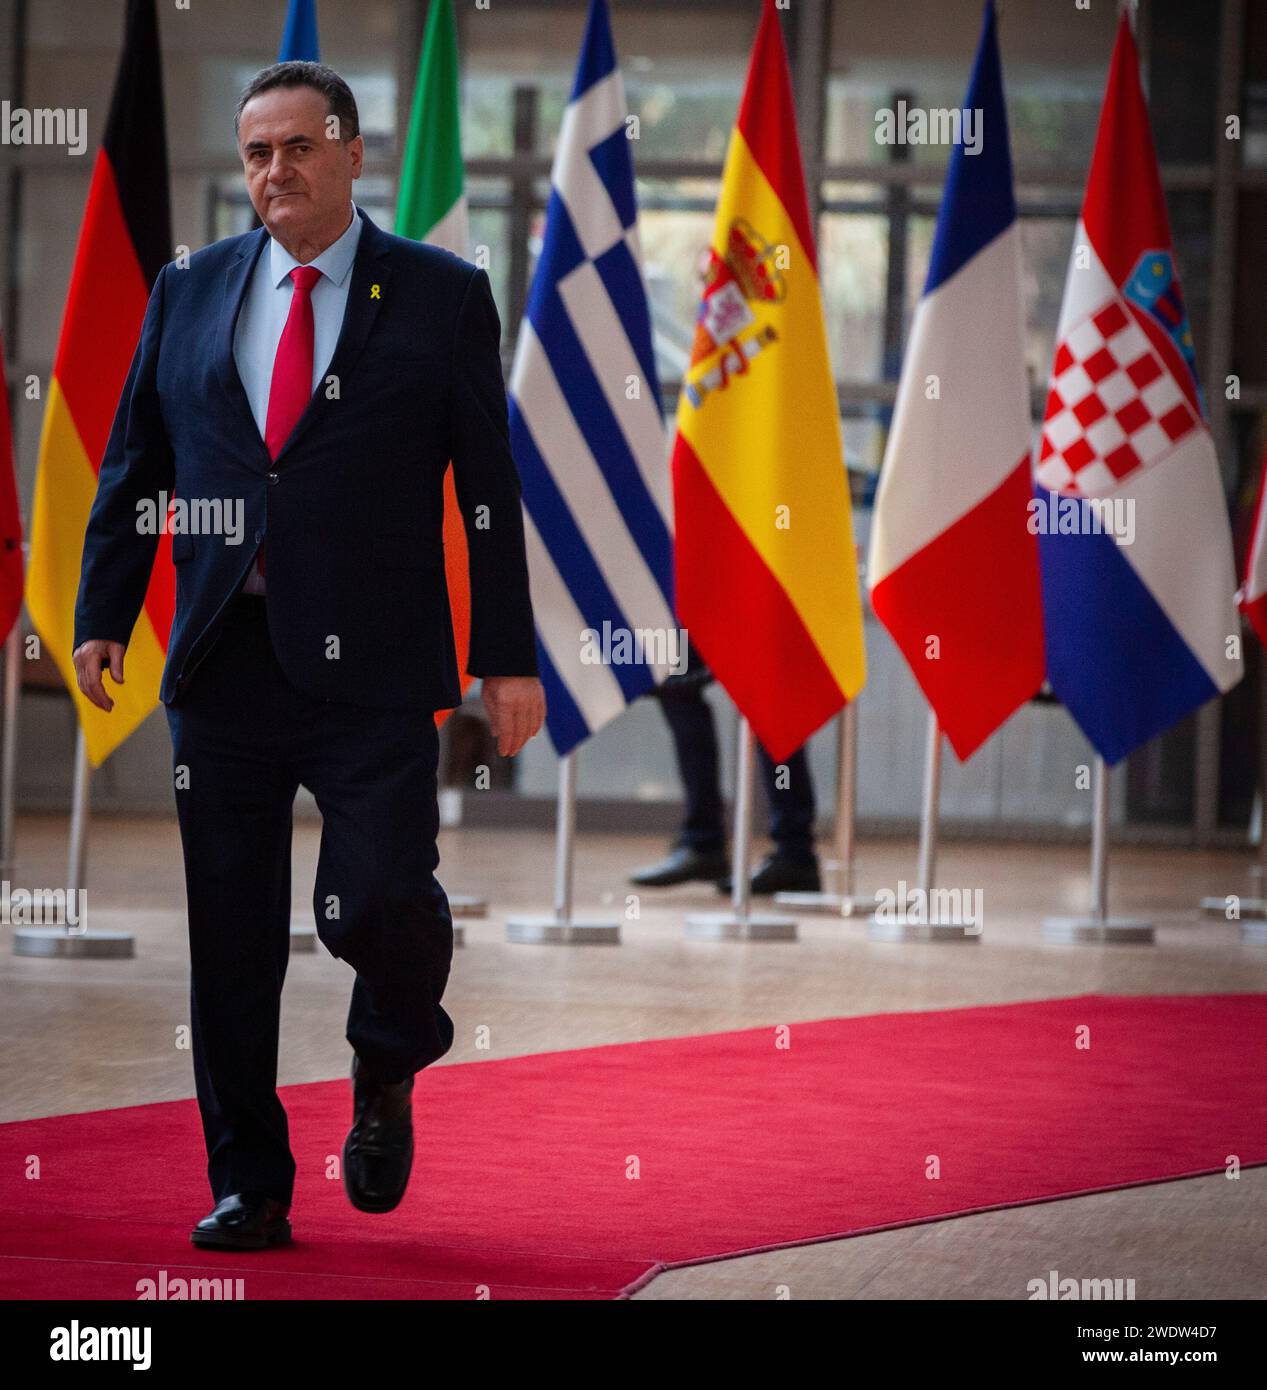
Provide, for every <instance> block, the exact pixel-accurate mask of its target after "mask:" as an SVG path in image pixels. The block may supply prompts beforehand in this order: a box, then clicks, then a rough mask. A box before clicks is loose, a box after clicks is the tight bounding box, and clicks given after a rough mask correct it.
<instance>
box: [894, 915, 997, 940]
mask: <svg viewBox="0 0 1267 1390" xmlns="http://www.w3.org/2000/svg"><path fill="white" fill-rule="evenodd" d="M867 937H868V939H869V940H871V941H921V942H922V941H966V942H974V941H980V940H981V923H980V922H960V921H956V920H954V919H952V920H950V921H949V922H944V921H943V922H920V921H912V920H911V919H910V917H909V916H906V915H905V914H900V913H896V914H894V915H893V916H892V917H889V916H885V917H883V918H881V917H877V916H876V915H875V914H874V913H873V914H872V915H871V916H870V917H869V918H868V919H867Z"/></svg>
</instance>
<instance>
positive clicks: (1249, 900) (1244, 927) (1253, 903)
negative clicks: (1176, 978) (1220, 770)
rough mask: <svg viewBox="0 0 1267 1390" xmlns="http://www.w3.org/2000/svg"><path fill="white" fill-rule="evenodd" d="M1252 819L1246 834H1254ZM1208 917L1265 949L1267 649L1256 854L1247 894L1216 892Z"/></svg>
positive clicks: (1263, 653)
mask: <svg viewBox="0 0 1267 1390" xmlns="http://www.w3.org/2000/svg"><path fill="white" fill-rule="evenodd" d="M1253 830H1254V827H1253V819H1252V812H1251V821H1250V828H1249V833H1250V835H1251V836H1252V835H1253ZM1201 910H1202V912H1203V913H1204V914H1205V915H1206V916H1207V917H1221V918H1223V920H1224V921H1235V920H1236V917H1235V916H1234V915H1233V914H1239V917H1240V924H1241V940H1242V941H1243V942H1244V943H1245V945H1247V946H1267V647H1262V646H1260V647H1259V648H1258V854H1257V856H1256V857H1255V860H1254V863H1253V864H1252V865H1250V870H1249V892H1248V893H1243V894H1242V893H1219V894H1217V895H1216V896H1213V897H1208V898H1202V899H1201Z"/></svg>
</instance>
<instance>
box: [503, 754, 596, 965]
mask: <svg viewBox="0 0 1267 1390" xmlns="http://www.w3.org/2000/svg"><path fill="white" fill-rule="evenodd" d="M575 839H576V754H575V752H572V753H565V754H564V755H563V757H561V758H560V759H559V804H558V813H557V819H556V822H555V832H554V915H553V916H544V915H541V916H531V917H511V918H508V919H507V922H506V940H507V941H513V942H516V943H518V944H520V945H528V946H542V945H561V946H614V945H619V943H620V923H619V922H603V921H594V920H589V921H580V922H578V921H575V920H574V919H573V917H572V859H573V850H574V848H575Z"/></svg>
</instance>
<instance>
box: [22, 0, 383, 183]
mask: <svg viewBox="0 0 1267 1390" xmlns="http://www.w3.org/2000/svg"><path fill="white" fill-rule="evenodd" d="M158 10H159V32H160V36H161V41H162V46H163V85H164V94H165V97H166V105H167V110H166V117H167V138H168V148H169V150H170V152H171V157H172V159H173V161H174V162H180V161H184V162H188V160H189V159H190V158H192V157H195V156H197V155H199V154H208V155H226V156H229V157H232V155H233V153H234V145H233V110H234V107H235V106H236V105H237V99H238V94H239V93H240V92H241V90H242V88H243V86H245V84H246V82H247V81H248V79H249V78H251V77H252V76H253V75H254V74H255V73H256V72H258V71H259V69H260V68H263V67H267V66H268V64H269V63H271V62H274V61H275V60H276V57H277V45H278V43H279V42H280V41H281V35H282V29H283V26H284V22H285V16H286V6H285V5H284V4H283V3H281V0H269V3H267V4H261V3H259V0H252V4H251V5H250V6H249V7H248V6H246V5H243V4H242V3H240V2H239V3H221V4H214V5H207V4H193V5H191V6H190V7H189V8H188V9H177V8H176V7H175V6H173V5H160V6H159V7H158ZM403 12H404V7H403V6H402V5H401V4H399V3H397V0H357V3H356V4H355V5H324V6H322V8H321V16H320V22H321V51H322V57H323V58H324V59H325V61H326V62H328V63H331V64H333V65H334V66H335V67H336V68H337V69H338V70H339V72H341V73H342V74H343V76H344V77H345V78H347V80H348V83H349V85H350V86H351V88H352V90H353V92H354V93H355V94H356V98H357V105H358V107H359V109H360V113H361V123H362V127H363V129H364V131H365V134H366V137H367V143H368V144H370V145H371V146H373V147H376V148H377V147H382V148H384V149H390V148H394V144H395V129H396V126H395V122H396V67H397V53H398V48H399V43H400V33H399V31H398V23H399V20H400V17H401V15H402V14H403ZM27 13H28V16H29V18H28V27H27V34H28V40H27V42H28V49H27V54H28V57H27V84H28V87H27V89H28V93H29V94H30V96H31V101H32V102H33V103H35V102H36V101H37V100H38V104H40V105H49V106H61V105H71V106H85V105H86V106H87V107H88V109H89V130H90V133H91V139H92V141H93V143H94V145H95V144H96V143H98V142H99V141H100V138H101V133H102V131H103V130H104V128H105V118H106V111H107V108H108V106H109V102H110V91H111V88H112V86H113V83H114V74H115V66H116V63H117V60H118V54H119V46H120V43H121V41H122V38H123V6H122V5H121V4H109V5H102V4H99V3H98V4H84V3H83V0H40V3H39V4H38V5H30V6H28V7H27ZM37 94H38V97H37Z"/></svg>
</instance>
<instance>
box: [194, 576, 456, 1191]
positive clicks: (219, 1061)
mask: <svg viewBox="0 0 1267 1390" xmlns="http://www.w3.org/2000/svg"><path fill="white" fill-rule="evenodd" d="M167 718H168V724H169V726H170V729H171V735H172V752H173V762H174V773H175V787H176V805H177V811H178V815H179V819H180V834H181V844H182V848H183V853H184V862H185V885H186V894H187V898H188V908H189V952H190V1001H191V1020H190V1021H191V1025H192V1033H193V1060H194V1078H195V1084H196V1087H197V1095H198V1105H199V1109H200V1111H201V1114H202V1125H203V1134H204V1137H205V1139H206V1146H207V1174H208V1177H209V1179H210V1182H211V1190H212V1193H213V1194H214V1196H215V1199H216V1201H220V1200H222V1199H223V1198H224V1197H227V1196H229V1195H230V1194H232V1193H235V1192H257V1193H262V1194H266V1195H268V1196H272V1197H275V1198H276V1199H278V1200H279V1201H283V1202H287V1203H288V1202H289V1201H290V1200H291V1196H292V1192H293V1187H294V1179H295V1161H294V1158H293V1156H292V1154H291V1152H290V1145H289V1140H288V1130H287V1121H286V1112H285V1110H284V1108H283V1107H282V1104H281V1101H280V1099H279V1098H278V1095H277V1057H278V1028H279V1022H280V1010H281V993H282V983H283V981H284V979H285V976H286V965H287V959H288V956H289V949H290V898H291V871H290V855H291V828H292V817H293V810H294V800H295V795H296V793H297V791H298V789H299V787H300V786H305V787H307V788H308V789H309V790H310V791H311V792H312V794H313V795H314V797H315V798H316V801H317V805H318V808H319V809H320V811H321V816H322V830H321V849H320V855H319V859H318V864H317V875H316V885H315V891H314V894H313V908H314V912H315V914H316V926H317V933H318V935H319V937H320V939H321V942H322V944H323V945H324V946H325V947H326V949H327V950H329V952H330V953H331V955H333V956H335V957H336V958H337V959H340V960H344V961H346V962H347V963H348V964H349V965H350V966H351V967H352V968H353V970H354V971H355V972H356V980H355V983H354V984H353V987H352V1001H351V1006H350V1008H349V1011H348V1017H347V1040H348V1042H349V1043H350V1044H351V1045H352V1047H353V1049H354V1050H355V1051H356V1053H357V1055H358V1056H359V1057H360V1058H361V1060H362V1064H363V1065H364V1066H365V1067H366V1068H367V1069H369V1070H370V1071H372V1072H374V1073H375V1074H376V1075H379V1076H381V1077H382V1078H383V1079H384V1080H387V1081H400V1080H404V1079H405V1078H406V1077H407V1076H410V1075H412V1074H413V1073H414V1072H416V1071H419V1070H420V1069H421V1068H423V1067H425V1066H427V1065H429V1064H430V1063H431V1062H434V1061H436V1060H437V1059H438V1058H439V1057H442V1056H443V1055H444V1054H445V1053H446V1052H447V1051H448V1050H449V1048H450V1047H451V1046H452V1045H453V1022H452V1020H451V1019H450V1017H449V1015H448V1014H447V1013H446V1012H445V1010H444V1009H443V1008H442V1007H441V1004H440V999H441V996H442V995H443V993H444V988H445V984H446V983H447V980H448V976H449V968H450V966H451V964H452V959H453V921H452V917H451V915H450V912H449V902H448V898H447V897H446V896H445V892H444V889H443V888H442V887H441V886H440V884H439V883H438V882H437V880H436V877H435V869H436V866H437V864H438V862H439V853H438V850H437V848H436V833H437V830H438V828H439V812H438V807H437V803H436V764H437V758H438V753H439V737H438V732H437V730H436V727H435V720H434V716H433V714H432V713H431V712H430V711H426V710H424V711H416V710H409V711H407V710H376V709H368V708H363V707H360V706H355V705H347V704H336V703H334V702H331V701H327V700H321V699H317V698H315V697H312V696H309V695H306V694H304V693H303V692H302V691H300V690H297V689H296V688H295V687H294V686H293V685H292V684H291V683H290V682H289V681H288V680H287V679H286V677H285V675H284V674H283V672H282V669H281V667H280V666H279V664H278V662H277V658H276V656H275V655H274V653H273V646H272V642H271V640H270V637H269V629H268V617H267V601H266V599H265V598H264V597H262V596H256V595H250V594H242V593H239V594H237V595H235V597H234V598H233V599H231V600H230V602H229V605H228V607H227V608H226V610H225V613H224V615H223V620H222V626H221V628H220V630H219V632H218V633H217V634H216V636H215V638H214V640H213V642H212V645H211V647H210V649H209V650H208V653H207V655H206V656H205V657H204V658H203V660H202V662H201V663H200V664H199V666H198V667H197V669H196V670H195V672H194V673H193V675H192V676H191V679H190V682H189V684H188V686H187V687H186V688H184V689H183V690H182V691H181V693H180V695H179V696H178V697H177V699H176V700H175V701H174V702H173V703H172V704H169V705H168V706H167Z"/></svg>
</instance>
